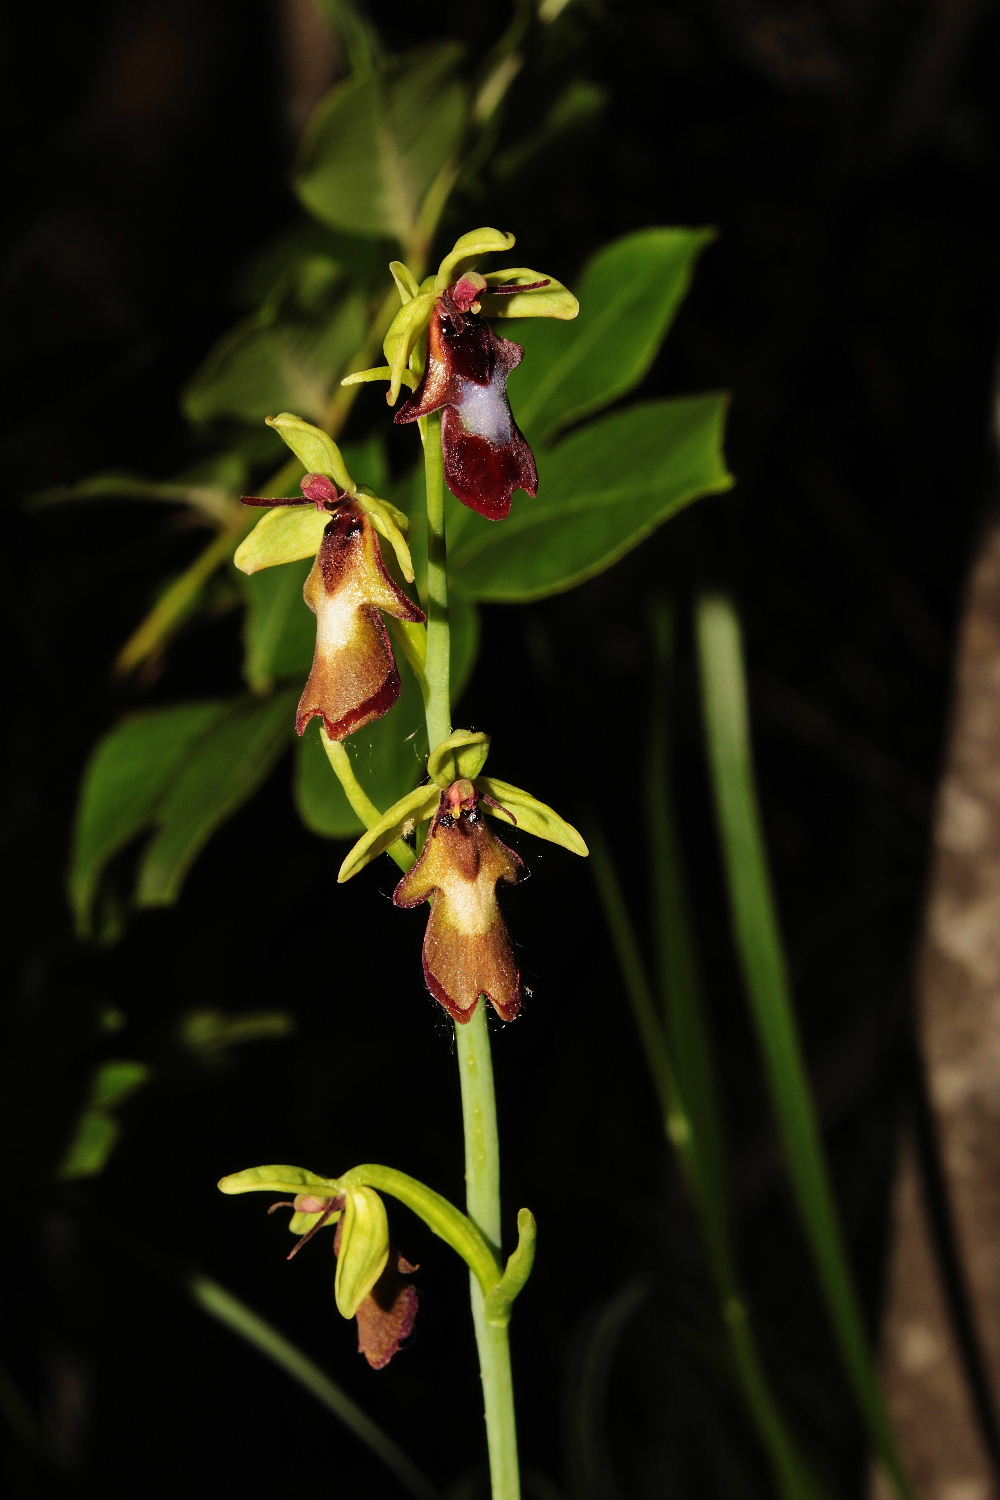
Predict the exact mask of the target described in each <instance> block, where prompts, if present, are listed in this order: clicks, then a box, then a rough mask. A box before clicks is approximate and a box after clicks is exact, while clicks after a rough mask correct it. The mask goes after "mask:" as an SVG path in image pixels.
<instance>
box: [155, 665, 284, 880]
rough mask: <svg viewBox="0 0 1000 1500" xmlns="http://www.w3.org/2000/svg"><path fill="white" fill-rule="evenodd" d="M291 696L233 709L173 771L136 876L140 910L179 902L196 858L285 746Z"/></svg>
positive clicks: (242, 703) (257, 700) (256, 700)
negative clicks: (155, 829)
mask: <svg viewBox="0 0 1000 1500" xmlns="http://www.w3.org/2000/svg"><path fill="white" fill-rule="evenodd" d="M294 706H295V694H294V693H289V692H286V693H279V694H277V695H276V696H275V697H273V698H263V699H260V698H253V699H250V700H249V701H246V700H244V701H237V703H236V704H235V706H231V707H230V709H229V712H228V713H227V714H226V715H225V717H224V718H222V719H220V720H219V722H218V723H216V724H215V725H213V727H212V728H211V729H209V731H208V732H207V733H206V734H204V735H203V736H202V737H201V738H200V739H199V740H198V741H197V743H196V744H195V745H193V746H192V747H191V750H190V753H189V754H188V755H187V756H186V758H185V759H184V762H183V764H182V765H180V767H179V768H177V769H176V774H174V775H173V776H172V778H171V780H170V782H169V783H168V785H167V787H166V791H165V794H164V796H163V798H162V801H161V802H160V803H159V805H158V806H157V808H156V814H155V820H156V823H157V824H158V825H159V826H158V828H157V832H156V833H155V834H154V836H153V838H152V839H151V840H150V842H149V844H148V846H147V848H146V850H145V852H144V854H143V857H142V862H141V865H140V869H139V886H138V893H137V896H138V902H139V905H140V906H169V905H170V904H171V903H172V902H174V901H176V900H177V897H178V895H179V894H180V889H181V886H182V884H183V882H184V877H185V875H186V874H187V872H188V870H189V869H190V868H191V865H192V864H193V863H194V860H195V858H196V856H197V855H198V854H199V852H200V851H201V849H202V848H203V847H204V845H205V844H206V843H207V842H208V840H209V839H210V838H211V836H212V834H213V833H214V832H215V830H216V829H217V828H218V827H219V825H220V824H221V823H223V822H224V821H225V820H226V818H228V817H231V815H232V814H233V813H234V812H235V811H236V810H237V808H239V807H241V806H242V805H243V803H244V802H246V800H247V799H248V798H249V797H250V796H251V795H252V794H253V793H254V792H255V791H256V790H257V788H258V787H259V786H260V784H261V782H262V781H264V780H265V779H266V777H267V775H268V773H269V771H270V770H271V767H272V766H273V765H274V763H275V761H276V760H277V759H278V756H279V755H280V754H281V752H282V750H283V749H284V748H285V746H286V744H287V743H288V737H289V732H290V729H291V724H292V714H293V711H294Z"/></svg>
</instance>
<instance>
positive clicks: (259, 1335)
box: [186, 1272, 440, 1500]
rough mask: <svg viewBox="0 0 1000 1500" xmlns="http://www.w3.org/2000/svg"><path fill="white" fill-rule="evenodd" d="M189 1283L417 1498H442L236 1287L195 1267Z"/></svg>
mask: <svg viewBox="0 0 1000 1500" xmlns="http://www.w3.org/2000/svg"><path fill="white" fill-rule="evenodd" d="M186 1284H187V1289H188V1291H189V1293H190V1295H191V1297H192V1298H193V1300H194V1301H195V1302H196V1303H197V1304H198V1306H199V1307H200V1308H201V1309H202V1310H203V1311H204V1312H207V1313H208V1314H209V1316H210V1317H213V1318H216V1319H217V1320H218V1321H219V1322H220V1323H223V1324H224V1325H225V1326H226V1327H227V1328H228V1329H230V1331H231V1332H232V1333H235V1334H237V1335H238V1337H239V1338H241V1339H245V1340H246V1342H247V1343H248V1344H252V1345H253V1347H254V1348H255V1349H257V1350H259V1351H260V1353H261V1354H263V1355H265V1356H266V1358H268V1359H270V1360H272V1361H273V1362H274V1364H276V1365H277V1366H278V1367H279V1369H282V1370H284V1372H285V1374H286V1375H290V1376H291V1377H292V1379H293V1380H297V1381H298V1382H299V1384H300V1385H301V1386H304V1387H305V1389H306V1390H307V1391H308V1392H309V1394H310V1395H311V1396H314V1397H315V1398H316V1400H317V1401H319V1402H320V1404H321V1405H322V1406H325V1407H326V1409H327V1410H328V1411H329V1412H332V1414H333V1415H334V1416H335V1417H336V1418H337V1420H338V1422H342V1423H343V1424H344V1426H345V1427H346V1428H348V1430H349V1431H350V1432H352V1433H353V1434H354V1436H355V1437H356V1438H357V1439H358V1441H359V1442H361V1443H364V1445H365V1447H366V1448H368V1449H369V1450H370V1451H371V1452H372V1453H374V1454H375V1456H376V1458H379V1459H380V1460H381V1461H382V1463H383V1464H385V1466H386V1468H387V1469H389V1470H390V1471H391V1473H393V1474H395V1476H396V1478H397V1479H398V1480H399V1482H400V1483H401V1484H402V1485H403V1486H404V1487H405V1488H406V1489H407V1490H408V1491H409V1493H410V1494H411V1495H413V1496H414V1500H440V1493H439V1491H438V1490H436V1489H435V1488H434V1486H433V1485H432V1484H431V1483H430V1481H429V1480H428V1479H426V1478H425V1477H424V1475H423V1474H422V1473H421V1472H420V1470H419V1469H418V1468H417V1466H416V1465H415V1464H414V1463H413V1462H412V1460H411V1459H409V1458H407V1456H406V1454H405V1453H404V1452H403V1451H402V1450H401V1449H400V1448H397V1446H396V1444H395V1443H394V1442H393V1441H392V1438H390V1437H389V1436H388V1435H387V1434H386V1433H385V1432H383V1431H382V1429H381V1427H379V1426H378V1424H377V1423H376V1422H373V1421H372V1419H371V1417H369V1416H368V1415H367V1414H366V1413H365V1412H364V1411H363V1410H362V1409H361V1407H360V1406H358V1405H357V1404H356V1403H355V1402H354V1401H352V1400H351V1398H350V1396H348V1395H347V1393H346V1392H345V1391H342V1390H341V1388H340V1386H339V1385H337V1384H336V1382H335V1381H333V1380H331V1379H330V1377H329V1375H327V1374H325V1373H324V1371H322V1370H321V1369H320V1368H319V1366H318V1365H316V1364H314V1363H313V1361H312V1360H311V1359H309V1357H308V1356H307V1355H305V1354H303V1353H302V1351H301V1349H298V1348H296V1346H295V1345H294V1344H293V1343H292V1342H291V1340H290V1339H286V1338H285V1337H284V1335H283V1334H280V1333H279V1332H278V1330H277V1329H276V1328H272V1326H271V1324H270V1323H267V1322H265V1320H264V1319H263V1318H261V1317H260V1316H258V1314H257V1313H255V1312H254V1311H253V1310H252V1309H251V1308H249V1307H247V1305H246V1303H245V1302H241V1301H240V1300H239V1298H238V1297H234V1296H233V1294H232V1292H229V1291H227V1290H226V1288H225V1287H224V1286H220V1285H219V1283H218V1282H217V1281H213V1280H212V1278H211V1277H210V1276H204V1275H202V1274H201V1273H200V1272H195V1273H194V1274H192V1275H190V1276H188V1277H187V1279H186Z"/></svg>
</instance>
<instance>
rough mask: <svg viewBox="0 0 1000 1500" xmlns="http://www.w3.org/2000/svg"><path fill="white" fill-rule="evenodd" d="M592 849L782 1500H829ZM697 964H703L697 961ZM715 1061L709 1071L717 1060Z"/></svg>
mask: <svg viewBox="0 0 1000 1500" xmlns="http://www.w3.org/2000/svg"><path fill="white" fill-rule="evenodd" d="M587 843H588V844H589V846H590V865H591V870H592V872H593V876H594V880H595V882H596V884H597V889H598V893H599V895H600V897H601V903H602V905H603V908H604V916H605V920H606V921H607V924H608V930H609V932H610V933H611V938H612V941H613V943H614V946H615V951H616V953H617V956H618V965H619V968H620V969H621V972H622V978H623V980H624V982H625V989H626V992H627V994H628V997H629V1000H630V1002H631V1005H632V1014H633V1016H634V1018H635V1022H636V1027H637V1029H638V1031H639V1036H640V1039H641V1041H642V1046H643V1051H644V1053H645V1056H646V1061H647V1063H648V1065H649V1069H650V1072H651V1073H652V1076H653V1083H654V1086H655V1088H656V1091H657V1096H658V1098H659V1101H660V1109H661V1112H662V1114H663V1122H664V1128H665V1130H666V1133H667V1136H668V1137H669V1139H670V1140H671V1141H672V1142H673V1144H674V1147H675V1148H676V1151H677V1155H678V1159H679V1161H680V1164H681V1169H682V1171H683V1173H684V1177H685V1181H686V1182H687V1185H688V1190H689V1192H690V1193H691V1196H692V1198H693V1199H694V1201H695V1205H696V1207H697V1209H698V1212H699V1214H700V1216H701V1222H702V1230H703V1233H704V1235H705V1243H706V1247H707V1250H708V1256H709V1262H710V1264H711V1267H712V1274H713V1276H714V1277H715V1281H716V1286H717V1288H718V1293H719V1303H720V1315H721V1317H722V1321H723V1323H724V1325H725V1328H726V1332H727V1335H728V1337H729V1342H730V1347H731V1350H732V1354H733V1359H734V1361H735V1365H736V1372H737V1375H738V1378H739V1382H740V1385H741V1388H742V1391H743V1396H744V1399H745V1400H746V1403H747V1407H748V1409H749V1411H750V1414H751V1417H752V1418H753V1421H754V1423H755V1424H756V1427H757V1432H758V1435H759V1437H760V1440H761V1443H762V1445H763V1447H764V1449H765V1451H766V1453H767V1455H768V1458H769V1460H770V1463H771V1468H772V1471H773V1474H774V1479H775V1484H776V1485H777V1490H778V1494H779V1495H780V1496H781V1497H782V1500H824V1497H825V1496H826V1493H827V1492H826V1488H825V1486H824V1485H823V1483H822V1482H821V1480H820V1479H819V1477H818V1476H817V1475H816V1474H814V1473H813V1472H812V1471H811V1469H810V1467H809V1465H808V1464H807V1462H806V1460H805V1459H804V1457H803V1456H802V1455H801V1454H800V1453H799V1451H798V1448H797V1446H796V1443H795V1440H794V1439H793V1437H792V1436H791V1434H790V1432H789V1431H788V1429H787V1427H786V1426H785V1423H784V1420H783V1419H782V1416H781V1413H780V1411H779V1410H778V1406H777V1403H776V1401H775V1399H774V1396H773V1395H772V1393H771V1389H770V1386H769V1385H768V1381H767V1376H766V1374H765V1371H764V1368H763V1365H762V1364H761V1361H760V1356H759V1354H758V1351H757V1343H756V1339H755V1338H754V1334H753V1329H752V1327H751V1325H750V1321H749V1317H748V1314H747V1309H746V1303H745V1301H744V1299H743V1296H742V1294H741V1291H740V1288H739V1284H738V1280H737V1275H736V1266H735V1256H734V1252H733V1241H732V1226H731V1221H730V1216H729V1204H728V1198H727V1195H726V1190H725V1187H724V1185H723V1186H722V1187H720V1185H719V1184H718V1183H716V1182H713V1181H712V1179H711V1177H710V1172H709V1170H708V1169H707V1168H706V1166H705V1156H704V1152H703V1147H702V1142H701V1140H700V1138H699V1135H698V1132H697V1129H696V1127H695V1123H694V1120H693V1119H692V1117H691V1115H690V1114H689V1112H688V1110H687V1106H686V1103H685V1097H684V1092H683V1090H682V1088H681V1086H680V1083H679V1081H678V1074H677V1071H676V1069H675V1066H674V1062H673V1060H672V1058H671V1054H670V1049H669V1047H668V1045H667V1039H666V1036H665V1034H664V1030H663V1026H662V1023H661V1021H660V1018H659V1015H658V1012H657V1006H656V1002H655V1000H654V997H653V989H652V986H651V984H650V982H649V978H648V975H647V972H646V968H645V965H644V963H643V959H642V954H641V951H640V948H639V942H638V939H637V937H636V933H635V929H634V927H633V925H632V921H631V918H630V916H629V909H628V904H627V903H626V901H625V896H624V893H623V891H622V888H621V882H620V881H619V878H618V873H617V871H616V869H615V866H614V863H613V862H612V859H611V856H610V854H609V852H608V847H607V843H606V842H605V839H604V836H603V834H602V833H601V830H600V829H599V828H597V827H596V826H595V824H594V823H593V822H590V823H589V824H588V827H587ZM694 962H695V964H696V963H697V960H696V959H695V960H694ZM706 1055H707V1054H706ZM708 1060H709V1066H710V1065H711V1061H710V1056H709V1058H708ZM716 1129H717V1132H718V1133H719V1136H720V1140H721V1124H720V1123H718V1122H717V1125H716Z"/></svg>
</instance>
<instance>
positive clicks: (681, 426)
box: [450, 394, 732, 603]
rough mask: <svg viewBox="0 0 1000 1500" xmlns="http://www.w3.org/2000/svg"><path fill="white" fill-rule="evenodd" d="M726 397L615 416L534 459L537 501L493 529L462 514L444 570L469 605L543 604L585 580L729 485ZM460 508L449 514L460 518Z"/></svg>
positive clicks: (659, 404) (520, 504)
mask: <svg viewBox="0 0 1000 1500" xmlns="http://www.w3.org/2000/svg"><path fill="white" fill-rule="evenodd" d="M725 410H726V397H725V396H723V395H719V394H712V395H708V396H688V397H681V398H679V399H677V400H673V401H653V402H648V403H646V404H643V405H638V406H633V407H630V408H629V409H628V410H626V411H621V412H614V413H613V414H612V415H611V416H609V417H604V418H602V419H601V420H600V421H598V422H592V423H590V424H589V425H588V426H586V427H584V428H582V429H581V430H580V431H579V432H573V433H571V434H570V435H569V436H568V437H566V438H564V439H563V441H562V442H561V443H559V445H558V446H557V447H556V448H554V449H553V450H552V451H551V452H549V453H541V454H539V457H538V468H539V474H540V480H539V486H538V498H537V499H536V500H530V499H526V498H525V497H523V496H522V497H521V498H520V499H519V500H517V501H515V506H514V511H513V513H512V515H511V516H510V518H509V519H508V520H506V521H504V522H503V524H502V525H498V524H496V523H495V522H492V521H486V520H483V518H482V517H480V516H477V515H475V514H473V512H472V511H470V510H469V509H468V507H462V509H464V510H465V513H466V519H465V520H464V521H463V522H460V523H459V525H457V526H456V528H455V531H457V532H458V535H457V536H456V535H455V531H453V532H452V533H451V535H450V542H451V549H450V560H451V563H452V566H453V568H454V571H455V574H456V576H457V577H458V578H460V579H461V586H462V589H463V590H464V591H465V592H466V593H467V594H469V595H471V597H472V598H474V599H480V600H495V601H501V602H505V603H509V602H514V601H523V600H526V599H543V598H545V596H546V595H548V594H557V593H560V592H561V591H562V590H564V589H569V588H572V587H573V586H574V585H575V584H577V583H582V582H583V580H584V579H586V578H592V577H593V576H594V574H595V573H600V572H602V571H603V570H604V569H605V568H609V567H610V566H611V564H612V563H614V562H617V561H618V559H619V558H620V557H623V556H624V555H625V553H626V552H629V551H630V550H631V549H632V548H633V547H635V546H636V545H637V544H638V543H639V542H641V541H642V540H643V538H644V537H647V536H648V535H649V534H650V532H651V531H653V530H654V529H655V528H656V527H657V526H659V525H660V524H661V523H662V522H663V521H666V520H667V519H668V517H670V516H672V515H675V514H676V512H677V511H679V510H681V509H682V508H683V507H684V506H685V505H688V504H689V503H690V502H691V501H692V500H696V499H697V498H698V497H699V496H701V495H710V494H716V493H718V492H719V491H721V490H727V489H728V488H729V487H730V485H731V484H732V479H731V476H730V475H729V474H728V473H727V471H726V467H725V464H724V461H723V455H722V430H723V420H724V416H725ZM458 508H459V507H457V505H456V507H455V509H456V510H457V509H458Z"/></svg>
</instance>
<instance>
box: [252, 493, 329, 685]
mask: <svg viewBox="0 0 1000 1500" xmlns="http://www.w3.org/2000/svg"><path fill="white" fill-rule="evenodd" d="M269 514H270V515H277V514H279V512H276V511H270V512H269ZM286 514H287V512H286ZM314 514H315V512H314ZM311 565H312V564H311V562H310V563H308V564H304V563H297V564H289V565H288V566H287V567H284V568H267V569H265V570H264V571H263V572H260V573H255V574H254V575H253V577H252V578H244V579H241V587H242V590H243V595H244V597H245V599H246V605H247V607H246V614H245V616H244V621H243V646H244V657H243V672H244V676H245V677H246V680H247V684H248V685H249V686H250V687H251V688H252V689H253V690H254V692H257V693H260V692H266V691H267V690H268V689H270V687H271V685H272V683H273V682H274V681H275V679H276V678H280V677H299V678H301V681H302V683H303V684H304V683H305V680H306V678H307V676H308V675H309V665H310V663H311V661H312V656H313V644H314V642H315V639H316V616H315V615H314V614H313V612H312V610H311V609H310V608H309V606H308V605H307V604H306V602H305V600H304V599H303V597H302V587H303V585H304V583H305V581H306V578H307V576H308V574H309V569H310V567H311Z"/></svg>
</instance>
